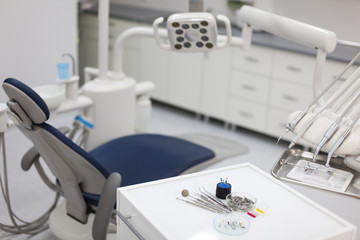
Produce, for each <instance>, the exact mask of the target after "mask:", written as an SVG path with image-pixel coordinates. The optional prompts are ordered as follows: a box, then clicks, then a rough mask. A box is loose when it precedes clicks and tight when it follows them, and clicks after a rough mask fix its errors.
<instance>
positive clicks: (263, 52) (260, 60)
mask: <svg viewBox="0 0 360 240" xmlns="http://www.w3.org/2000/svg"><path fill="white" fill-rule="evenodd" d="M272 54H273V50H272V49H270V48H264V47H258V46H251V48H250V49H249V50H242V49H240V48H235V47H233V49H232V67H233V68H234V69H239V70H242V71H245V72H251V73H258V74H263V75H267V76H269V75H270V73H271V66H272V58H273V55H272Z"/></svg>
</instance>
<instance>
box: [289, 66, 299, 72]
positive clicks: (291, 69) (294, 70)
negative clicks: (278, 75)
mask: <svg viewBox="0 0 360 240" xmlns="http://www.w3.org/2000/svg"><path fill="white" fill-rule="evenodd" d="M286 69H287V70H289V71H292V72H302V69H301V68H299V67H294V66H286Z"/></svg>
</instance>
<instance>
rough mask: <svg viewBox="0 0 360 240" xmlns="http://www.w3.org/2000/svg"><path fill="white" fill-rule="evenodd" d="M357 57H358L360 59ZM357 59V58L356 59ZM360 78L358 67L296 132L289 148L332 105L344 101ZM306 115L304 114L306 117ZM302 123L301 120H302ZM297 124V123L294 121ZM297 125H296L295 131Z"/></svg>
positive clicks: (359, 68)
mask: <svg viewBox="0 0 360 240" xmlns="http://www.w3.org/2000/svg"><path fill="white" fill-rule="evenodd" d="M358 55H359V54H358ZM358 55H357V57H359V56H358ZM354 59H355V58H354ZM359 76H360V67H358V68H357V69H356V71H355V72H354V73H352V74H351V76H350V77H349V78H348V79H347V80H346V81H345V82H344V83H343V84H342V85H341V87H340V88H339V89H338V90H337V91H336V92H335V93H334V94H333V95H332V96H331V97H330V98H329V100H327V101H326V102H325V103H324V104H323V105H322V106H319V107H318V109H316V110H317V111H316V113H314V115H313V116H312V117H311V118H310V119H309V120H307V121H306V123H305V124H304V125H303V126H302V127H301V129H299V131H297V132H295V133H296V136H295V137H294V138H293V139H292V140H291V143H290V144H289V147H288V148H292V147H293V146H294V145H295V144H296V143H297V142H298V141H299V139H300V138H301V137H302V136H303V135H304V134H305V132H306V131H307V130H308V129H309V128H310V126H311V125H312V124H313V123H314V122H315V120H316V119H318V117H319V116H321V114H322V113H323V112H324V111H325V110H326V109H327V108H328V107H330V106H331V104H333V103H335V102H337V101H338V99H339V98H340V99H342V101H344V100H345V99H346V98H345V97H344V96H345V93H348V94H349V91H353V90H354V88H353V87H352V85H353V84H354V83H356V81H357V80H358V78H359ZM305 115H306V114H304V116H305ZM304 116H302V119H303V118H304ZM300 121H301V119H300ZM294 122H295V121H294ZM297 124H299V122H297ZM295 127H296V125H294V129H293V131H294V130H295Z"/></svg>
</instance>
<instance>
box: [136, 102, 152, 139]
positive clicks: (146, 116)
mask: <svg viewBox="0 0 360 240" xmlns="http://www.w3.org/2000/svg"><path fill="white" fill-rule="evenodd" d="M150 119H151V100H150V98H149V97H148V96H145V95H142V96H140V97H138V98H137V101H136V116H135V131H136V132H137V133H144V132H146V131H147V130H148V128H149V125H150Z"/></svg>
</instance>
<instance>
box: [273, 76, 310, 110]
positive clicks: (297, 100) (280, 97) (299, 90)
mask: <svg viewBox="0 0 360 240" xmlns="http://www.w3.org/2000/svg"><path fill="white" fill-rule="evenodd" d="M312 99H313V93H312V88H310V87H306V86H301V85H297V84H292V83H285V82H278V81H272V83H271V92H270V105H271V106H272V107H276V108H280V109H284V110H289V111H296V110H301V109H303V108H304V107H306V106H307V105H308V104H310V102H311V101H312Z"/></svg>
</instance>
